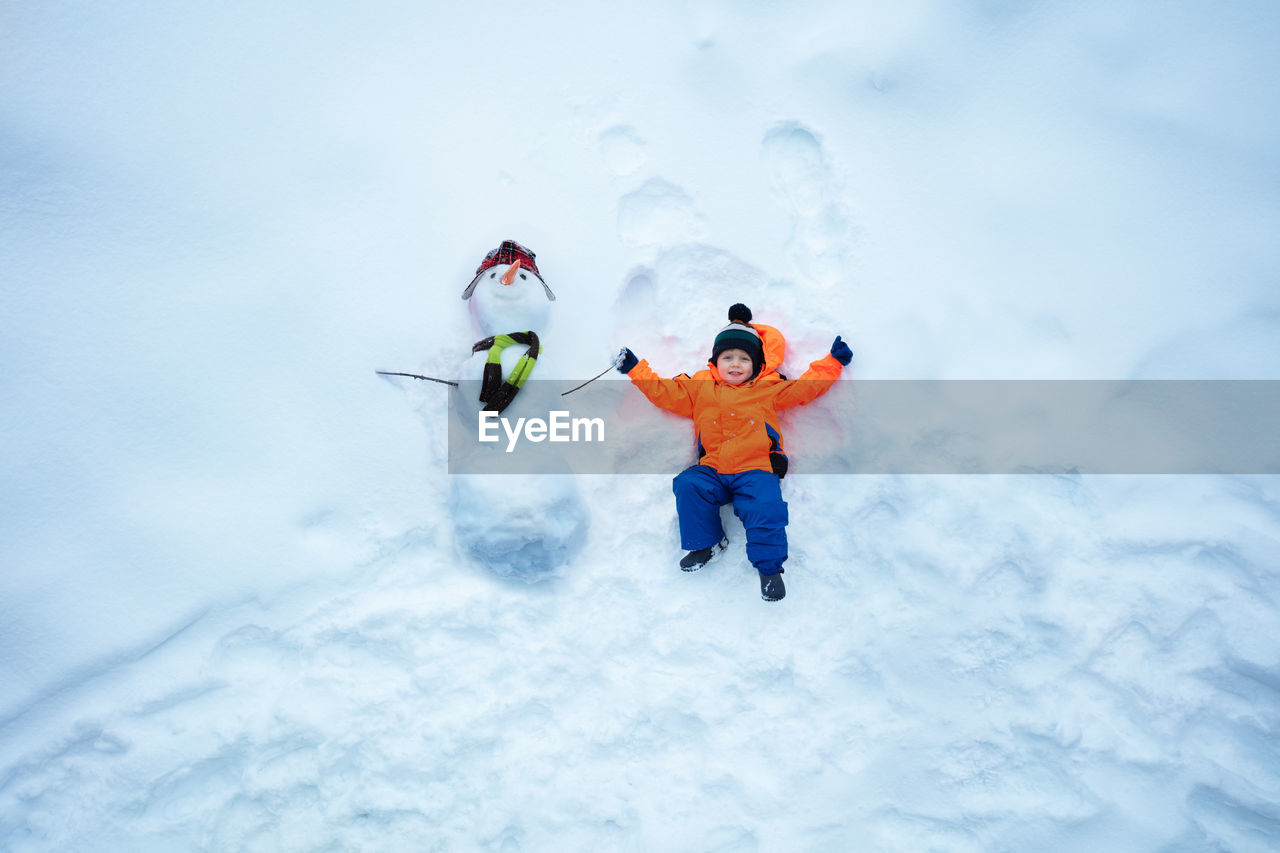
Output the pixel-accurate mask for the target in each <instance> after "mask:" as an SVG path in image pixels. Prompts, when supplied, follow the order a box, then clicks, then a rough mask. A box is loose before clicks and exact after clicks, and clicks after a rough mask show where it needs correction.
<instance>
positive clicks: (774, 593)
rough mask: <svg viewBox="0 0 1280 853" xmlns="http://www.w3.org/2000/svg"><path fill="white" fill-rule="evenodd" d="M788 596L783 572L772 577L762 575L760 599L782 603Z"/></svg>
mask: <svg viewBox="0 0 1280 853" xmlns="http://www.w3.org/2000/svg"><path fill="white" fill-rule="evenodd" d="M786 594H787V585H786V584H784V583H783V582H782V572H777V573H775V574H772V575H766V574H764V573H761V575H760V597H761V598H763V599H764V600H765V601H781V600H782V599H783V598H784V597H785V596H786Z"/></svg>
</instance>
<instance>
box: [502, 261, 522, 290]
mask: <svg viewBox="0 0 1280 853" xmlns="http://www.w3.org/2000/svg"><path fill="white" fill-rule="evenodd" d="M518 272H520V260H519V259H518V258H517V259H516V262H515V263H514V264H512V265H511V269H509V270H507V271H506V272H504V273H503V274H502V278H501V279H500V281H501V282H502V283H503V284H511V283H512V282H513V281H515V280H516V273H518Z"/></svg>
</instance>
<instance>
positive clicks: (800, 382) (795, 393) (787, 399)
mask: <svg viewBox="0 0 1280 853" xmlns="http://www.w3.org/2000/svg"><path fill="white" fill-rule="evenodd" d="M852 360H853V351H852V350H851V349H849V345H848V344H846V343H845V342H844V341H843V340H841V338H840V336H839V335H836V339H835V341H834V342H833V343H832V344H831V352H830V353H828V354H827V355H824V356H823V357H822V358H820V359H818V360H817V361H815V362H812V363H810V365H809V369H808V370H806V371H805V372H804V373H803V374H801V376H800V378H799V379H792V380H789V381H788V382H785V383H783V386H782V390H781V391H779V392H778V396H777V398H776V399H775V402H774V406H776V407H777V408H779V409H787V408H790V407H791V406H803V405H805V404H806V403H811V402H813V401H814V400H816V399H817V398H818V397H821V396H822V395H823V394H825V393H827V391H828V390H829V389H830V388H831V383H833V382H835V381H836V379H838V378H839V377H840V371H842V370H843V369H844V368H845V367H846V366H847V365H848V364H849V362H850V361H852Z"/></svg>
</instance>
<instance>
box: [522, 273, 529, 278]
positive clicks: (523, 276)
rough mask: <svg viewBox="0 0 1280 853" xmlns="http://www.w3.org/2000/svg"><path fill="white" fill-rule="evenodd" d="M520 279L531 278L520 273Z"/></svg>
mask: <svg viewBox="0 0 1280 853" xmlns="http://www.w3.org/2000/svg"><path fill="white" fill-rule="evenodd" d="M520 277H521V278H528V277H529V276H527V275H525V274H524V273H520Z"/></svg>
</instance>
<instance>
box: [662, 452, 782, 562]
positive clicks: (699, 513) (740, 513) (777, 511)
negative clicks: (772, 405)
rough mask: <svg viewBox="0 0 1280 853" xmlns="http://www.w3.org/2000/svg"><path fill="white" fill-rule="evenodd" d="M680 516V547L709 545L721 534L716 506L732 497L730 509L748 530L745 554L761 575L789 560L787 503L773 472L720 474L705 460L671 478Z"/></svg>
mask: <svg viewBox="0 0 1280 853" xmlns="http://www.w3.org/2000/svg"><path fill="white" fill-rule="evenodd" d="M671 490H672V491H673V492H675V493H676V515H678V516H679V517H680V547H681V548H683V549H684V550H686V551H700V550H702V549H703V548H710V547H711V546H712V545H715V544H716V543H717V542H719V541H720V540H721V539H722V538H723V537H724V526H723V525H722V524H721V523H720V507H722V506H723V505H724V504H727V503H729V502H730V501H732V502H733V514H734V515H736V516H737V517H738V518H739V519H741V520H742V526H743V528H745V529H746V532H747V559H748V560H750V561H751V565H753V566H755V567H756V570H757V571H759V572H760V573H761V574H765V575H771V574H777V573H779V572H781V571H782V564H783V563H784V562H786V560H787V502H786V501H784V500H783V499H782V489H781V486H780V483H779V481H778V475H777V474H774V473H773V472H772V471H744V472H742V473H741V474H721V473H719V472H718V471H716V470H715V469H714V468H712V467H710V466H708V465H694V466H693V467H692V468H686V469H684V470H683V471H681V472H680V473H679V474H678V475H677V476H676V478H675V480H673V481H672V483H671Z"/></svg>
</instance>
